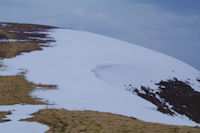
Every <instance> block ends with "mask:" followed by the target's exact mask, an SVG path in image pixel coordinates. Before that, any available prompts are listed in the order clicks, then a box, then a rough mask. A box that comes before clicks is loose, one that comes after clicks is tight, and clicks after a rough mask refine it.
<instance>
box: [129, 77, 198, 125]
mask: <svg viewBox="0 0 200 133" xmlns="http://www.w3.org/2000/svg"><path fill="white" fill-rule="evenodd" d="M157 85H158V87H159V90H158V91H157V92H156V93H154V92H153V91H151V90H152V89H151V88H148V87H144V86H142V87H141V90H139V89H137V88H133V87H132V88H128V89H127V90H129V91H132V92H133V93H134V94H137V95H138V96H140V97H142V98H144V99H146V100H148V101H150V102H152V103H153V104H155V105H156V106H157V107H158V109H157V110H158V111H160V112H162V113H165V114H170V115H174V112H178V113H179V114H181V115H186V116H187V117H189V118H190V119H191V120H193V121H195V122H197V123H200V92H197V91H195V90H194V89H193V88H192V87H191V86H190V85H189V84H188V83H187V82H183V81H180V80H177V79H176V78H174V79H170V80H167V81H161V82H159V83H157ZM166 103H169V105H171V106H172V107H169V106H168V105H167V104H166Z"/></svg>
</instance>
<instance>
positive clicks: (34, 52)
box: [0, 23, 200, 133]
mask: <svg viewBox="0 0 200 133" xmlns="http://www.w3.org/2000/svg"><path fill="white" fill-rule="evenodd" d="M38 50H39V51H38ZM0 58H1V61H0V64H1V67H0V72H1V73H0V89H1V91H2V92H3V93H4V94H3V93H1V95H0V98H1V97H3V99H5V98H8V100H4V102H3V101H2V100H1V102H0V104H1V105H5V106H0V111H2V113H3V112H5V111H11V110H15V111H11V113H12V114H11V115H7V118H8V119H10V120H11V121H10V122H6V123H3V124H0V130H3V131H4V130H6V132H13V131H19V132H44V131H46V130H47V129H48V127H46V126H43V125H41V124H38V123H32V122H31V123H27V122H24V121H23V122H22V121H18V120H21V119H25V118H28V117H30V114H32V113H34V115H35V116H36V117H35V118H34V117H33V118H32V119H27V120H28V121H37V122H40V123H42V124H46V125H48V126H49V127H50V128H51V129H50V130H54V129H52V126H55V125H56V124H59V123H60V122H61V123H62V121H63V122H66V121H67V123H65V124H70V123H71V122H70V121H71V120H69V121H68V120H67V119H68V117H66V116H68V113H69V112H68V110H71V112H70V114H73V113H74V115H75V117H77V116H76V113H77V112H76V111H73V110H80V111H82V112H83V113H81V112H79V113H80V114H83V116H84V115H85V113H86V114H87V115H91V117H92V116H93V115H94V114H95V117H94V118H93V117H92V121H93V120H94V121H97V122H98V119H97V118H98V115H99V116H102V117H103V116H104V117H105V119H102V120H100V121H101V122H100V123H103V122H107V120H106V117H109V119H111V123H112V124H113V126H108V127H107V126H103V125H101V124H100V127H101V126H102V128H110V129H112V128H113V127H118V126H120V125H121V124H120V123H118V122H116V121H115V117H117V120H118V119H119V121H120V120H122V121H123V123H124V125H126V126H127V127H129V126H131V127H134V128H132V129H131V130H130V132H132V131H133V130H136V128H137V126H136V125H137V124H138V123H139V127H140V128H139V129H137V130H138V132H141V131H143V132H147V131H149V128H153V125H154V123H163V124H169V125H187V126H196V125H199V123H200V109H199V105H200V92H199V91H200V81H199V79H200V72H199V71H198V70H196V69H195V68H193V67H191V66H189V65H187V64H185V63H183V62H181V61H179V60H177V59H174V58H172V57H169V56H166V55H163V54H161V53H159V52H156V51H153V50H150V49H146V48H142V47H139V46H137V45H135V44H130V43H127V42H123V41H120V40H116V39H112V38H108V37H105V36H101V35H97V34H93V33H88V32H83V31H76V30H71V29H60V28H56V27H51V26H41V25H30V24H16V23H0ZM21 88H24V89H23V90H21ZM55 88H57V89H55ZM44 89H45V91H44ZM47 89H50V90H47ZM6 90H9V91H6ZM19 90H20V91H21V92H20V91H19ZM20 98H21V99H22V100H21V99H20ZM15 99H16V100H15ZM19 103H21V104H19ZM32 104H35V105H32ZM38 104H39V105H38ZM7 105H11V106H7ZM49 108H53V109H52V110H51V109H50V110H48V109H49ZM60 108H64V109H65V110H61V112H59V111H60V110H59V109H60ZM46 109H47V110H46ZM54 109H55V110H54ZM56 109H57V110H56ZM38 110H41V111H39V112H37V111H38ZM84 110H91V111H89V112H90V113H89V114H88V111H84ZM52 111H53V112H52ZM94 111H99V112H109V113H112V114H118V115H123V116H118V115H116V116H115V115H111V114H108V116H107V113H106V114H104V113H100V114H98V113H95V112H94ZM36 112H37V113H36ZM40 112H45V113H44V114H46V117H45V118H47V119H49V120H51V119H59V121H55V120H53V122H52V121H51V122H48V121H45V120H43V118H44V116H43V115H40V114H41V113H40ZM55 112H56V114H65V115H66V116H65V115H63V120H60V119H62V117H60V116H58V117H56V118H52V116H53V115H50V114H51V113H55ZM48 113H49V114H48ZM28 114H29V115H28ZM79 117H81V118H82V116H79ZM129 117H131V118H132V117H134V120H130V119H131V118H129ZM112 118H113V120H112ZM70 119H71V118H70ZM78 119H79V118H78ZM124 119H127V122H126V120H125V121H124ZM141 120H142V121H141ZM81 121H82V120H81ZM88 121H91V120H90V119H84V122H86V123H87V122H88ZM112 121H113V122H112ZM143 121H147V122H153V123H146V122H143ZM78 123H79V122H78ZM78 123H75V125H77V124H78ZM79 124H80V123H79ZM79 124H78V125H77V127H78V126H79ZM112 124H111V125H112ZM118 124H119V125H118ZM10 125H13V128H10V129H8V127H9V126H10ZM25 125H26V126H25ZM33 125H35V126H33ZM61 125H62V124H61ZM86 125H87V124H86ZM169 125H162V124H156V127H158V128H156V130H155V131H154V130H152V131H154V132H164V131H165V132H171V131H172V130H173V131H174V132H182V131H183V130H184V131H187V132H191V133H192V132H198V131H199V128H198V127H196V128H190V127H178V126H169ZM141 126H144V127H146V126H147V128H145V129H141ZM154 126H155V125H154ZM23 127H24V128H23ZM35 127H38V128H37V129H36V128H35ZM94 128H95V127H94ZM110 129H109V130H108V132H113V131H114V130H110ZM30 130H31V131H30ZM55 130H56V129H55ZM64 131H65V132H68V131H69V130H64ZM91 131H93V129H91ZM95 131H96V130H95ZM102 131H105V129H103V130H102ZM124 131H126V130H125V129H124ZM56 132H58V133H59V132H63V131H61V130H56ZM83 132H86V131H83ZM89 132H90V131H89ZM99 132H100V130H99ZM119 132H123V131H119Z"/></svg>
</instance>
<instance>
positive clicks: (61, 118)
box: [23, 109, 200, 133]
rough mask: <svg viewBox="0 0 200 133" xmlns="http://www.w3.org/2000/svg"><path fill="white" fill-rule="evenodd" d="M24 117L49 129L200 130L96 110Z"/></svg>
mask: <svg viewBox="0 0 200 133" xmlns="http://www.w3.org/2000/svg"><path fill="white" fill-rule="evenodd" d="M32 115H34V117H33V118H28V119H25V120H23V121H29V122H35V121H36V122H39V123H42V124H45V125H47V126H49V127H50V129H49V131H46V133H199V132H200V128H199V127H187V126H172V125H164V124H157V123H150V122H143V121H140V120H137V119H135V118H131V117H125V116H121V115H113V114H109V113H101V112H95V111H67V110H64V109H61V110H56V109H46V110H40V111H39V112H37V113H34V114H32Z"/></svg>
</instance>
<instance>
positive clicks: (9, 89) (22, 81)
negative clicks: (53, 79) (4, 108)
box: [0, 75, 56, 105]
mask: <svg viewBox="0 0 200 133" xmlns="http://www.w3.org/2000/svg"><path fill="white" fill-rule="evenodd" d="M37 88H40V89H53V88H56V86H55V85H37V84H34V83H31V82H29V81H27V80H26V78H25V76H24V75H16V76H0V92H1V93H0V105H13V104H17V103H26V104H46V103H44V102H41V101H40V99H38V98H33V97H31V96H30V93H31V92H32V91H34V90H35V89H37Z"/></svg>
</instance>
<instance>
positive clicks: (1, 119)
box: [0, 111, 11, 123]
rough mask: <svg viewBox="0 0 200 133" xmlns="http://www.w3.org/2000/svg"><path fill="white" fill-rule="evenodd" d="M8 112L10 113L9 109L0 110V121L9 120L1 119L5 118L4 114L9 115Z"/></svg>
mask: <svg viewBox="0 0 200 133" xmlns="http://www.w3.org/2000/svg"><path fill="white" fill-rule="evenodd" d="M10 113H11V112H10V111H8V112H0V123H2V122H7V121H9V120H8V119H3V118H5V117H6V115H9V114H10Z"/></svg>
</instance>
